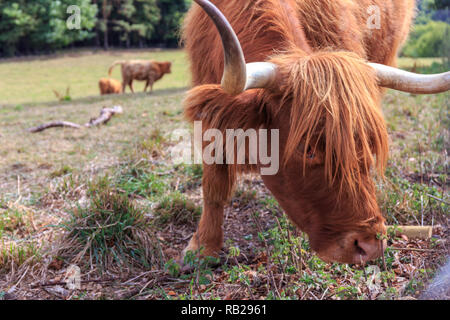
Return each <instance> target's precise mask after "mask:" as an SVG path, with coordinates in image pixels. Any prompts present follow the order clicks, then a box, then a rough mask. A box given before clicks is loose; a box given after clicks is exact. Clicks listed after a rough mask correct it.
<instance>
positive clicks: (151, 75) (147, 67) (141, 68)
mask: <svg viewBox="0 0 450 320" xmlns="http://www.w3.org/2000/svg"><path fill="white" fill-rule="evenodd" d="M118 64H120V65H121V66H122V91H123V92H124V93H125V87H126V86H127V85H128V86H129V87H130V89H131V92H133V93H134V89H133V80H139V81H146V83H145V88H144V92H146V91H147V88H148V87H150V92H152V91H153V84H154V83H155V82H156V81H158V80H159V79H161V78H162V77H163V76H164V75H165V74H166V73H171V67H172V63H171V62H157V61H153V60H130V61H116V62H114V63H113V64H112V65H111V67H110V68H109V76H111V73H112V71H113V69H114V67H115V66H116V65H118Z"/></svg>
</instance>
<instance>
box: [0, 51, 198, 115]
mask: <svg viewBox="0 0 450 320" xmlns="http://www.w3.org/2000/svg"><path fill="white" fill-rule="evenodd" d="M131 59H153V60H157V61H170V62H172V64H173V67H172V71H173V74H172V75H171V76H168V77H164V78H163V79H162V80H161V81H159V82H157V83H156V84H155V90H158V89H165V88H171V89H176V88H185V87H186V86H187V85H188V84H189V77H188V75H189V73H188V72H187V65H186V62H185V61H186V60H185V57H184V54H183V52H182V51H180V50H171V51H167V50H166V51H160V50H152V51H149V50H146V51H143V50H134V51H113V52H102V51H100V52H97V53H93V52H88V51H80V52H76V53H66V54H60V55H58V56H56V57H54V58H49V57H43V58H37V59H24V60H19V61H8V60H5V61H4V62H0V91H1V97H0V105H5V104H8V105H13V106H17V105H22V104H27V103H39V102H49V101H54V100H55V94H54V93H53V90H56V91H57V92H62V93H65V92H66V89H67V88H70V96H71V97H72V98H73V99H78V98H84V97H89V96H97V95H98V94H99V88H98V80H99V79H100V78H103V77H108V69H109V66H110V65H111V64H112V63H113V62H114V61H116V60H131ZM112 78H115V79H118V80H120V81H121V79H122V77H121V73H120V66H117V67H116V68H115V69H114V71H113V74H112ZM143 89H144V83H143V82H136V86H135V91H143ZM127 90H128V92H130V91H129V88H127Z"/></svg>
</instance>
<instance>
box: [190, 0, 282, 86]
mask: <svg viewBox="0 0 450 320" xmlns="http://www.w3.org/2000/svg"><path fill="white" fill-rule="evenodd" d="M194 1H195V2H196V3H197V4H198V5H200V6H201V7H202V8H203V10H205V12H206V13H207V14H208V16H209V17H210V18H211V20H212V21H213V22H214V24H215V25H216V27H217V30H218V31H219V34H220V37H221V39H222V45H223V51H224V57H225V66H224V70H223V76H222V87H223V89H224V90H225V91H226V92H228V93H229V94H233V95H236V94H240V93H242V92H244V91H245V90H248V89H254V88H265V87H267V86H268V85H269V84H270V83H271V82H273V80H274V79H275V77H276V66H275V65H274V64H271V63H266V62H256V63H249V64H246V63H245V58H244V53H243V51H242V47H241V44H240V43H239V39H238V37H237V36H236V33H235V32H234V30H233V28H232V26H231V25H230V23H229V22H228V20H227V19H226V18H225V16H224V15H223V14H222V12H220V10H219V9H218V8H217V7H216V6H215V5H214V4H212V3H211V2H209V1H207V0H194Z"/></svg>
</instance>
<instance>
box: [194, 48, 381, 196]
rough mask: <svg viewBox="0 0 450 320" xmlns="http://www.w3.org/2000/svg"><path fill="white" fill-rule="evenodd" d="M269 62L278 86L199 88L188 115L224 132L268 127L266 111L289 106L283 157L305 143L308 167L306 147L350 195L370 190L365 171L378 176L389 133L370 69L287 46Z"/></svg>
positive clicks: (351, 57)
mask: <svg viewBox="0 0 450 320" xmlns="http://www.w3.org/2000/svg"><path fill="white" fill-rule="evenodd" d="M271 62H273V63H276V64H277V65H279V66H280V71H281V75H282V77H283V78H284V79H283V81H281V83H282V84H283V85H282V87H281V88H280V90H275V89H274V91H271V90H253V91H249V92H245V93H243V94H241V95H239V96H237V97H232V96H230V95H228V94H227V93H225V92H224V91H223V90H222V89H221V88H220V86H218V85H203V86H199V87H196V88H194V89H192V90H191V91H190V92H189V94H188V97H187V99H186V101H185V114H186V117H187V118H188V119H190V120H191V121H195V120H201V121H203V127H204V128H205V129H208V128H214V129H219V130H220V131H222V132H225V130H226V129H236V128H242V129H244V130H246V129H247V128H258V127H266V126H267V123H268V122H269V119H270V118H271V117H275V116H276V115H277V114H278V113H279V112H289V113H290V115H291V117H290V119H291V122H290V124H289V128H290V129H289V137H288V141H287V144H286V147H285V149H284V155H281V156H282V159H283V163H284V164H286V163H287V162H288V161H289V160H290V159H291V158H292V157H293V156H294V155H295V154H296V151H297V150H298V148H299V146H303V148H304V150H303V153H302V154H303V167H304V168H303V169H305V167H306V164H307V151H308V150H309V149H312V150H318V151H320V152H321V153H323V154H324V165H325V173H326V175H327V177H328V179H329V182H330V185H335V186H338V187H339V189H340V190H341V191H346V192H345V193H346V194H347V195H348V196H350V195H355V194H356V193H358V192H359V193H360V192H367V191H366V190H361V188H363V186H364V185H365V184H366V183H363V181H362V179H363V177H364V176H367V173H368V172H369V171H370V168H371V167H373V166H376V167H377V169H378V170H377V171H378V172H379V173H380V174H381V175H382V173H383V171H384V166H385V164H386V160H387V156H388V135H387V130H386V127H385V121H384V119H383V115H382V112H381V110H380V108H379V97H380V92H379V88H378V86H377V85H376V79H375V75H374V72H373V70H372V69H370V67H368V66H367V65H366V64H365V63H364V61H363V60H362V59H359V58H358V57H357V56H356V55H355V54H352V53H347V52H319V53H314V54H311V55H305V54H304V53H303V51H301V50H298V49H292V50H291V51H290V52H289V53H286V54H283V55H279V56H276V57H273V58H272V59H271ZM280 92H282V93H283V94H282V97H281V103H278V104H274V103H273V101H280V99H277V98H276V96H277V95H279V94H280ZM255 113H258V114H259V116H258V115H255ZM232 167H236V166H232ZM237 170H238V169H237V168H230V170H229V174H230V175H235V174H236V171H237ZM229 180H230V182H232V181H233V180H234V179H233V178H231V177H230V179H229ZM231 189H232V188H231V186H230V187H229V188H228V190H227V191H228V192H231V191H232V190H231ZM222 191H224V190H222ZM340 193H341V192H340ZM349 198H351V199H358V198H359V197H353V196H350V197H349Z"/></svg>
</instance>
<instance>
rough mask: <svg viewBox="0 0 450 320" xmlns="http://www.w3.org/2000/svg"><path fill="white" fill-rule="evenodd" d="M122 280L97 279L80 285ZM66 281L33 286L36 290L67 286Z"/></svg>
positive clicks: (85, 281) (83, 281)
mask: <svg viewBox="0 0 450 320" xmlns="http://www.w3.org/2000/svg"><path fill="white" fill-rule="evenodd" d="M117 280H120V278H111V279H96V280H82V281H80V283H83V284H84V283H103V282H113V281H117ZM66 284H67V282H66V281H57V282H48V283H41V284H36V285H34V286H31V288H32V289H36V288H45V287H53V286H64V285H66Z"/></svg>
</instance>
